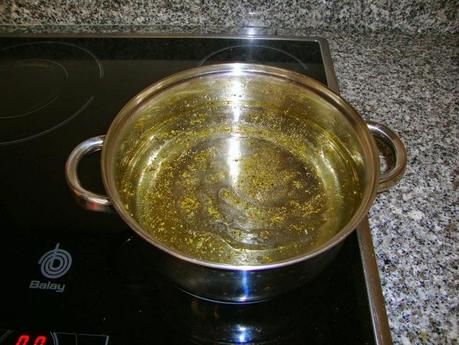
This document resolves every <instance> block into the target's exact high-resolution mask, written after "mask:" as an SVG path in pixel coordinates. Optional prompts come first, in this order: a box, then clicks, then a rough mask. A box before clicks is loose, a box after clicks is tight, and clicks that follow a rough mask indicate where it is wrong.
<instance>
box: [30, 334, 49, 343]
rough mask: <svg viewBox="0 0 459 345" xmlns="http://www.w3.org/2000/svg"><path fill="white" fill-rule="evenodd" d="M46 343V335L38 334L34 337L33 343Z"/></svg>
mask: <svg viewBox="0 0 459 345" xmlns="http://www.w3.org/2000/svg"><path fill="white" fill-rule="evenodd" d="M45 344H46V337H45V336H43V335H39V336H38V337H36V338H35V341H34V342H33V345H45Z"/></svg>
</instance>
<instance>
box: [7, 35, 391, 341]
mask: <svg viewBox="0 0 459 345" xmlns="http://www.w3.org/2000/svg"><path fill="white" fill-rule="evenodd" d="M236 61H237V62H254V63H260V64H268V65H273V66H277V67H282V68H286V69H291V70H294V71H296V72H299V73H304V74H306V75H308V76H310V77H312V78H315V79H316V80H318V81H320V82H322V83H324V84H326V85H328V87H330V88H331V89H332V90H334V91H336V92H338V86H337V82H336V77H335V74H334V72H333V66H332V62H331V58H330V53H329V50H328V45H327V42H326V41H325V40H322V39H314V38H310V39H308V38H301V39H300V38H285V37H282V38H281V37H255V36H247V37H213V36H206V37H198V36H152V35H150V36H141V35H118V36H114V35H112V36H110V35H86V36H82V35H74V36H65V37H64V36H50V35H41V36H40V35H38V36H30V35H29V36H27V35H25V36H17V35H16V36H4V37H1V38H0V94H1V95H2V103H1V106H0V160H1V162H2V164H1V169H0V190H1V194H0V231H1V241H0V270H1V272H2V280H1V287H0V292H1V294H0V306H1V312H0V344H2V345H3V344H12V345H58V344H59V345H70V344H72V345H73V344H78V345H86V344H87V345H90V344H94V345H96V344H100V345H102V344H105V345H113V344H119V345H134V344H246V343H247V344H248V343H250V344H390V343H391V340H390V332H389V330H388V326H387V317H386V314H385V309H384V301H383V298H382V293H381V288H380V285H379V278H378V273H377V268H376V263H375V260H374V251H373V247H372V242H371V237H370V233H369V230H368V223H367V221H365V222H364V223H363V224H362V225H361V227H360V228H359V229H357V231H356V232H354V234H353V235H352V236H350V237H349V238H348V239H347V240H346V241H345V243H344V245H343V247H342V249H341V250H340V252H339V254H338V255H337V257H336V259H334V261H333V262H332V263H331V264H330V265H329V266H328V267H327V268H326V269H325V271H323V272H322V273H321V274H320V275H319V276H318V277H316V278H315V279H314V280H313V281H311V282H309V283H307V284H305V285H304V286H302V287H300V288H298V289H296V290H294V291H291V292H288V293H286V294H284V295H281V296H278V297H276V298H274V299H272V300H270V301H265V302H260V303H255V304H248V305H245V304H240V305H229V304H220V303H215V302H211V301H206V300H202V299H200V298H198V297H195V296H191V295H189V294H187V293H185V292H183V291H181V290H180V289H179V288H177V287H176V286H174V285H173V284H172V283H171V282H169V281H168V280H167V279H166V278H164V277H162V276H161V275H160V274H158V273H155V272H154V271H153V270H152V269H151V268H150V267H147V266H146V265H145V263H144V261H143V260H142V257H141V255H140V254H139V252H140V251H139V250H137V249H138V248H139V245H140V241H141V239H139V238H137V237H136V235H135V234H134V233H133V231H131V230H130V229H129V228H128V227H127V225H126V224H125V223H124V222H123V221H122V220H121V219H120V218H119V217H118V215H116V214H115V213H113V214H105V213H96V212H89V211H87V210H84V209H82V208H81V207H80V206H78V204H77V203H76V202H75V200H74V199H73V197H72V194H71V192H70V191H69V188H68V187H67V185H66V182H65V176H64V165H65V162H66V159H67V157H68V155H69V153H70V152H71V151H72V149H73V148H74V147H75V146H76V145H77V144H78V143H80V142H81V141H83V140H84V139H87V138H89V137H92V136H96V135H100V134H104V133H106V131H107V129H108V127H109V125H110V123H111V121H112V120H113V118H114V117H115V116H116V114H117V113H118V111H119V110H120V109H121V108H122V107H123V105H124V104H125V103H126V102H127V101H128V100H129V99H130V98H132V97H133V96H134V95H135V94H137V93H138V92H139V91H140V90H142V89H143V88H145V87H146V86H148V85H150V84H151V83H153V82H155V81H157V80H159V79H161V78H164V77H166V76H168V75H170V74H172V73H175V72H178V71H181V70H184V69H187V68H191V67H195V66H200V65H205V64H213V63H223V62H236ZM99 159H100V156H98V155H97V154H94V155H92V156H90V157H89V158H88V159H85V160H83V162H82V163H81V166H80V178H81V180H82V181H84V184H85V186H86V187H87V188H88V189H90V190H94V191H96V192H100V193H104V189H103V186H102V182H101V176H100V170H99Z"/></svg>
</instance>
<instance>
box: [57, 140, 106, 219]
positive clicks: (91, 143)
mask: <svg viewBox="0 0 459 345" xmlns="http://www.w3.org/2000/svg"><path fill="white" fill-rule="evenodd" d="M104 138H105V135H100V136H98V137H94V138H90V139H87V140H85V141H83V142H82V143H80V144H79V145H78V146H77V147H75V148H74V149H73V151H72V153H70V156H69V158H67V162H66V163H65V178H66V180H67V184H68V185H69V187H70V189H71V190H72V192H73V194H75V198H76V200H77V202H78V203H79V204H80V205H81V206H82V207H83V208H85V209H87V210H90V211H99V212H111V211H112V209H111V204H112V203H111V202H110V199H109V198H108V197H107V196H105V195H100V194H96V193H93V192H90V191H88V190H86V189H85V188H84V187H83V186H82V185H81V183H80V179H79V178H78V164H79V163H80V160H81V159H82V158H83V157H84V156H86V155H88V154H90V153H93V152H96V151H99V150H101V149H102V146H103V145H104Z"/></svg>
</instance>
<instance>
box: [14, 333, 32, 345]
mask: <svg viewBox="0 0 459 345" xmlns="http://www.w3.org/2000/svg"><path fill="white" fill-rule="evenodd" d="M29 339H30V337H29V336H28V335H26V334H23V335H21V336H19V338H18V340H17V341H16V345H27V344H28V343H29Z"/></svg>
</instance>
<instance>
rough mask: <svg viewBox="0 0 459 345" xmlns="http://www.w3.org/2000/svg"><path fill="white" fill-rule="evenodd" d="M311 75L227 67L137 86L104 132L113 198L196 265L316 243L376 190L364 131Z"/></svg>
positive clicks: (302, 249) (277, 254) (158, 241)
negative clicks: (308, 81)
mask: <svg viewBox="0 0 459 345" xmlns="http://www.w3.org/2000/svg"><path fill="white" fill-rule="evenodd" d="M314 83H315V84H314V87H308V86H307V85H304V84H302V83H298V82H295V81H294V80H290V79H289V78H284V77H280V76H275V75H271V74H269V73H251V72H248V71H246V72H239V73H235V72H234V71H230V72H225V73H223V72H222V73H214V74H204V75H197V76H193V77H190V78H188V79H186V80H180V81H179V82H174V83H172V82H171V83H169V85H167V86H164V87H156V89H155V90H150V91H148V90H146V91H144V96H142V97H138V98H137V101H135V104H134V103H133V102H131V104H128V105H127V106H126V108H125V109H124V110H123V111H122V113H121V114H120V115H119V116H121V117H123V121H121V122H118V124H117V126H118V128H116V133H113V130H111V131H112V133H109V134H110V135H111V136H112V138H110V140H111V142H112V143H111V144H110V146H111V147H110V150H111V152H112V154H110V156H111V161H110V169H108V172H107V173H108V174H111V176H109V179H110V178H112V179H113V181H114V186H115V189H116V193H115V194H116V197H117V198H119V201H117V202H118V204H119V205H118V206H119V207H120V208H122V211H123V213H124V214H125V215H127V216H128V217H130V218H131V221H132V222H133V223H135V227H136V228H137V230H138V231H139V229H141V230H140V231H141V232H142V236H144V237H146V238H147V239H149V240H150V241H151V242H152V243H154V244H155V245H157V246H159V247H161V248H165V249H167V250H168V251H169V252H173V253H177V254H178V255H180V256H183V257H187V258H192V259H194V260H200V261H203V262H210V263H215V264H228V265H243V266H247V265H250V266H257V265H266V264H272V263H277V262H283V261H288V260H290V259H292V258H297V257H300V256H304V255H306V254H308V253H311V252H312V251H314V250H316V249H318V248H319V247H321V246H323V245H324V244H325V243H327V242H329V241H330V240H331V239H332V238H333V237H334V236H335V235H337V234H338V233H339V232H340V231H341V230H342V229H343V228H345V227H346V226H347V225H349V223H350V222H351V219H353V217H354V216H355V214H356V212H357V211H358V210H359V209H361V208H362V201H363V199H364V196H365V195H367V197H366V199H368V194H369V193H371V192H369V190H368V188H369V187H368V184H369V178H368V171H367V168H366V164H368V161H367V157H366V155H365V154H364V149H363V144H362V142H361V138H360V136H361V134H360V133H358V132H357V131H356V126H355V123H353V120H352V119H351V118H349V117H347V116H345V115H343V110H342V109H341V108H339V107H337V106H336V105H335V104H333V102H330V100H328V99H327V98H326V97H325V96H324V95H323V94H320V92H318V91H317V90H316V87H317V85H316V84H318V83H316V82H314ZM166 84H167V83H166ZM359 135H360V136H359ZM115 137H116V138H115ZM371 164H373V162H371ZM370 188H372V186H370Z"/></svg>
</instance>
